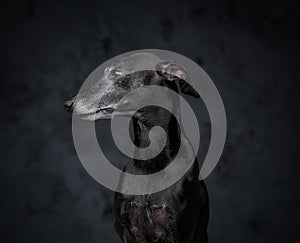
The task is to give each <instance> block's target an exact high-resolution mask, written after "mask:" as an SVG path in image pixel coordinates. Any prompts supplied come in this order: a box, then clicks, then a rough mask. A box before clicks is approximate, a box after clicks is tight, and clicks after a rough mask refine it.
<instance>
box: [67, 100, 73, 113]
mask: <svg viewBox="0 0 300 243" xmlns="http://www.w3.org/2000/svg"><path fill="white" fill-rule="evenodd" d="M73 106H74V100H67V101H66V102H65V108H66V110H67V111H69V112H72V111H73Z"/></svg>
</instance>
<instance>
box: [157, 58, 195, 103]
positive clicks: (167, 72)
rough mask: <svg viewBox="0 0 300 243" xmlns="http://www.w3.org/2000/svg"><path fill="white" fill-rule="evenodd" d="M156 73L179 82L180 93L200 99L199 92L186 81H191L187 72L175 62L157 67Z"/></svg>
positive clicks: (162, 63) (164, 63) (168, 62)
mask: <svg viewBox="0 0 300 243" xmlns="http://www.w3.org/2000/svg"><path fill="white" fill-rule="evenodd" d="M156 71H157V72H158V74H159V75H161V76H164V77H165V78H167V79H168V80H170V81H174V82H175V81H176V80H178V81H179V87H180V91H181V92H182V93H184V94H187V95H191V96H193V97H195V98H199V97H200V95H199V94H198V93H197V91H196V90H195V89H194V88H193V87H192V86H191V85H189V84H188V83H187V82H186V80H189V75H188V74H187V72H186V71H185V70H184V69H183V68H182V67H180V66H179V65H178V64H176V63H175V62H173V61H164V62H161V63H158V64H157V65H156Z"/></svg>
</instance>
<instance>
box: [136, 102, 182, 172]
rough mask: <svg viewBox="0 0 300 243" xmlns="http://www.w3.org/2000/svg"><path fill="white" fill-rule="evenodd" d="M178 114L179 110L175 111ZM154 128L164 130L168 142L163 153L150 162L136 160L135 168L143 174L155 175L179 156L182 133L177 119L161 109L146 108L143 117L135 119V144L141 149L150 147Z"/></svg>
mask: <svg viewBox="0 0 300 243" xmlns="http://www.w3.org/2000/svg"><path fill="white" fill-rule="evenodd" d="M174 112H178V108H176V109H175V110H174ZM154 126H160V127H161V128H163V129H164V130H165V132H166V135H167V141H166V145H165V147H164V149H163V150H162V152H161V153H160V154H159V155H157V156H156V157H154V158H152V159H149V160H134V166H135V167H137V168H138V170H140V171H141V172H145V173H155V172H158V171H160V170H162V169H163V168H165V167H166V166H167V165H168V164H169V163H170V162H172V160H173V159H174V157H175V156H176V155H177V152H178V149H179V146H180V142H181V133H180V128H179V124H178V122H177V119H176V118H175V117H174V116H173V115H172V114H171V113H170V112H169V111H167V110H165V109H163V108H161V107H146V108H144V109H143V111H142V113H141V115H139V116H136V117H133V130H134V143H135V145H136V146H138V147H140V148H147V147H148V146H149V145H150V140H149V131H150V130H151V128H152V127H154Z"/></svg>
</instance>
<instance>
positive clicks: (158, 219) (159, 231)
mask: <svg viewBox="0 0 300 243" xmlns="http://www.w3.org/2000/svg"><path fill="white" fill-rule="evenodd" d="M125 211H127V212H126V213H124V214H123V217H124V220H126V221H127V222H130V231H131V234H132V235H134V237H135V238H137V239H139V240H141V241H147V242H160V241H161V240H164V241H163V242H168V241H171V240H172V239H173V234H172V231H173V229H172V222H170V220H171V221H172V212H171V209H170V207H169V205H168V201H167V200H166V199H165V198H160V196H159V194H154V195H151V196H136V197H133V198H132V200H130V201H129V202H128V203H127V207H126V210H125Z"/></svg>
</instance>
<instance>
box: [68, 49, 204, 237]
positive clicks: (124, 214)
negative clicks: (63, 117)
mask: <svg viewBox="0 0 300 243" xmlns="http://www.w3.org/2000/svg"><path fill="white" fill-rule="evenodd" d="M143 60H147V62H148V63H147V65H144V62H143ZM149 62H150V64H153V69H151V70H150V69H149V68H148V67H149ZM143 65H144V66H143ZM137 66H138V67H137ZM144 68H146V70H144ZM147 68H148V70H147ZM136 70H138V71H136ZM187 79H188V74H187V72H186V71H185V70H184V69H183V68H182V67H180V66H179V65H178V64H176V63H174V62H173V61H161V60H160V59H159V58H158V57H157V56H155V55H153V54H151V53H137V54H133V55H131V56H128V57H125V58H121V59H120V60H118V61H116V62H114V63H113V64H111V65H110V66H108V67H106V69H105V71H104V73H103V77H102V78H101V79H100V80H99V81H98V82H97V83H96V84H94V85H93V86H92V87H90V88H89V89H88V90H86V91H85V92H82V93H80V94H79V95H77V96H75V97H74V98H72V99H71V100H68V101H66V102H65V108H66V110H68V111H70V112H73V113H75V114H76V115H78V116H80V118H82V119H86V120H97V119H109V118H112V114H113V112H114V111H115V110H116V108H117V106H118V103H119V101H120V99H121V98H122V97H124V96H125V95H126V94H128V93H129V92H130V91H132V90H134V89H136V88H139V87H143V86H149V85H158V86H163V87H167V88H168V89H171V90H173V91H175V92H177V93H179V92H181V93H184V94H187V95H190V96H193V97H196V98H198V97H199V94H198V93H197V92H196V91H195V90H194V89H193V87H192V86H191V85H189V84H188V83H187V82H185V80H187ZM141 95H143V94H141ZM146 98H147V97H145V99H146ZM126 102H128V103H129V104H130V102H135V101H134V100H127V101H126ZM173 103H174V104H173V110H172V112H173V113H176V112H179V103H178V102H177V101H173ZM114 115H115V114H114ZM117 115H121V116H122V115H124V116H125V115H126V116H127V115H130V116H132V121H133V130H134V144H135V145H136V146H138V147H140V148H145V147H147V146H149V142H150V140H149V130H150V129H151V128H152V127H153V126H160V127H162V128H163V129H164V130H165V132H166V135H167V141H166V145H165V147H164V149H163V150H162V151H161V152H160V153H159V154H158V155H157V156H155V157H154V158H152V159H148V160H137V159H131V160H130V161H129V162H128V163H127V164H126V166H125V168H124V170H123V171H125V172H127V173H132V174H151V173H155V172H158V171H160V170H162V169H164V168H165V167H166V166H168V165H169V164H170V163H171V162H172V160H173V159H174V158H175V156H176V155H177V152H178V149H179V146H180V144H181V143H182V141H185V142H186V144H188V140H181V139H180V138H181V136H183V137H184V133H183V131H180V129H179V124H178V121H177V119H176V118H175V116H174V115H173V114H171V113H170V112H169V111H167V110H165V109H164V108H162V107H158V106H146V107H143V108H142V109H140V110H139V111H138V112H135V113H130V111H124V112H122V111H121V112H120V111H119V113H118V114H117ZM183 146H184V144H183ZM187 146H188V145H187ZM198 175H199V167H198V162H197V159H195V161H194V163H193V165H192V166H191V168H190V169H189V171H188V172H187V173H186V174H185V175H184V176H183V177H182V178H181V179H180V180H179V181H177V182H176V183H175V184H173V185H172V186H170V187H168V188H167V189H164V190H162V191H159V192H156V193H152V194H147V195H127V194H122V193H119V192H116V193H115V197H114V203H113V213H114V218H115V229H116V231H117V233H118V234H119V236H120V237H121V239H122V241H123V242H124V243H125V242H126V243H131V242H132V243H142V242H143V243H148V242H149V243H150V242H170V243H171V242H172V243H196V242H197V243H207V242H208V235H207V225H208V216H209V205H208V193H207V189H206V186H205V183H204V182H203V181H201V180H199V179H198ZM120 186H122V180H121V181H120Z"/></svg>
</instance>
